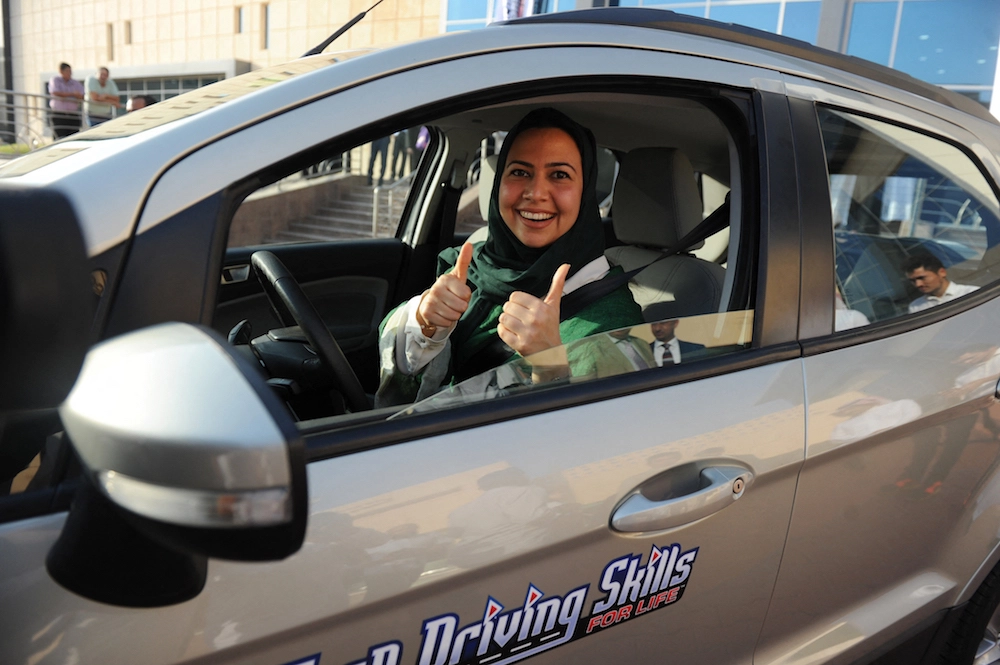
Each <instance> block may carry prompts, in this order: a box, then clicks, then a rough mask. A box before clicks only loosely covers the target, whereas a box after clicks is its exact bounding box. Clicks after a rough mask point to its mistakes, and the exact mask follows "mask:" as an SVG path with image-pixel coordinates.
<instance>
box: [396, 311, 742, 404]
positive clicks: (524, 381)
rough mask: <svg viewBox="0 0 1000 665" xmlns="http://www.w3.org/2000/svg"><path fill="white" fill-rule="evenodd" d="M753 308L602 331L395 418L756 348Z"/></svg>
mask: <svg viewBox="0 0 1000 665" xmlns="http://www.w3.org/2000/svg"><path fill="white" fill-rule="evenodd" d="M752 331H753V311H749V310H747V311H734V312H725V313H721V314H705V315H702V316H690V317H684V318H680V319H664V320H657V321H653V322H651V323H645V324H642V325H638V326H633V327H632V328H622V329H620V330H615V331H612V332H608V333H598V334H596V335H591V336H589V337H585V338H583V339H580V340H577V341H575V342H570V343H568V344H564V345H563V346H559V347H555V348H553V349H548V350H546V351H541V352H539V353H536V354H533V355H530V356H528V357H526V358H522V357H520V356H518V357H515V358H513V359H512V360H510V361H509V362H507V363H505V364H503V365H500V366H499V367H496V368H494V369H492V370H489V371H487V372H484V373H483V374H479V375H477V376H474V377H472V378H470V379H467V380H466V381H463V382H461V383H458V384H455V385H451V386H448V387H446V388H445V389H444V390H442V391H441V392H439V393H437V394H436V395H434V396H432V397H429V398H427V399H425V400H423V401H421V402H418V403H416V404H414V405H413V406H411V407H409V408H407V409H404V410H403V411H400V412H399V413H397V414H395V415H394V416H392V417H391V418H397V417H405V416H407V415H411V414H414V413H424V412H427V411H437V410H440V409H447V408H453V407H456V406H462V405H466V404H474V403H476V402H482V401H484V400H487V399H495V398H498V397H506V396H509V395H517V394H520V393H524V392H529V391H531V392H534V391H538V390H547V389H550V388H554V387H557V386H562V385H566V384H572V383H583V382H586V381H593V380H595V379H603V378H607V377H610V376H618V375H620V374H629V373H632V372H639V371H645V370H661V369H662V370H666V371H669V370H670V369H671V368H672V367H673V366H674V365H684V364H687V363H695V362H698V361H701V360H705V359H707V358H713V357H716V356H720V355H725V354H728V353H734V352H737V351H740V350H743V349H746V348H749V347H750V342H751V337H752Z"/></svg>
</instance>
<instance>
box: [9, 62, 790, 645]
mask: <svg viewBox="0 0 1000 665" xmlns="http://www.w3.org/2000/svg"><path fill="white" fill-rule="evenodd" d="M549 55H551V56H552V58H551V61H552V62H554V63H560V64H559V69H558V71H555V70H548V71H547V72H546V75H545V76H539V75H538V74H537V71H538V68H537V61H538V60H537V53H536V52H534V51H533V50H526V51H511V52H503V53H494V54H490V55H483V56H476V57H469V58H464V59H462V60H458V61H454V62H443V63H439V64H435V65H434V66H428V67H425V68H422V69H420V70H416V71H411V72H404V73H400V74H396V75H394V76H391V77H387V78H385V79H381V80H376V81H372V82H370V83H366V84H364V85H359V86H357V87H355V88H352V89H351V90H347V91H345V92H342V93H339V94H338V95H336V96H335V97H333V98H327V99H321V100H319V101H316V102H313V103H311V104H309V105H306V106H303V107H301V108H299V109H295V110H293V111H291V112H288V113H285V114H281V115H278V116H276V117H273V118H270V119H268V120H267V121H266V122H263V123H260V124H259V125H256V126H254V127H250V128H247V129H245V130H243V131H241V132H239V133H237V134H234V135H232V136H231V137H229V138H227V139H223V140H221V141H219V142H218V143H217V144H215V145H212V146H208V147H206V148H204V149H202V150H199V151H198V152H196V153H194V154H193V155H192V156H191V157H189V158H187V159H186V160H184V161H182V162H180V163H179V164H178V165H177V166H175V167H174V168H173V169H171V170H170V171H168V172H167V173H166V174H165V175H164V177H163V178H162V179H161V180H160V181H159V182H158V183H157V184H156V186H155V187H154V189H153V191H152V193H151V196H150V199H149V202H148V203H147V206H146V209H145V212H144V216H143V219H142V220H141V221H140V227H139V231H138V235H137V241H136V242H137V245H136V246H137V247H138V246H139V245H140V244H141V243H142V241H143V236H146V238H147V239H152V238H154V237H155V236H156V235H159V234H166V233H170V232H171V230H172V228H179V227H175V226H174V225H176V224H177V223H178V222H183V221H185V220H186V218H185V215H188V214H189V213H188V212H186V211H177V210H174V207H173V206H174V204H173V201H175V200H176V196H175V195H176V192H178V191H185V192H186V194H185V196H186V197H188V198H191V199H194V200H199V201H202V202H203V203H199V204H198V205H199V206H205V207H206V208H211V206H212V205H216V206H221V203H222V201H221V200H217V201H214V197H222V194H220V193H221V192H223V190H224V189H225V188H226V187H228V186H230V185H231V184H232V183H234V182H239V181H240V180H241V179H242V178H245V177H246V176H247V175H248V174H250V173H253V172H256V171H257V170H259V169H262V168H265V167H267V166H268V165H269V164H270V162H269V161H268V157H267V155H268V154H269V153H268V150H270V149H274V148H273V146H274V144H275V143H278V142H280V143H281V144H282V145H283V148H282V149H283V150H287V151H288V152H294V151H295V150H296V149H298V148H299V147H307V146H308V145H311V143H312V142H314V141H316V140H317V137H316V136H315V135H314V133H304V132H303V131H302V128H304V127H309V128H315V127H323V131H325V132H328V133H329V136H330V137H336V136H339V135H341V134H346V133H349V132H350V131H353V130H355V129H357V125H356V123H357V122H358V121H356V120H352V119H350V118H346V117H343V115H342V114H337V113H334V112H333V111H334V110H335V109H336V108H353V109H358V108H365V109H372V110H371V113H372V116H371V118H372V119H373V118H375V117H376V116H375V114H377V113H383V114H385V116H386V117H388V116H390V115H391V114H392V113H403V112H404V111H405V110H406V109H409V108H411V107H414V106H419V105H420V104H424V103H428V104H429V103H431V102H433V101H436V100H438V99H441V98H448V97H449V96H454V95H466V96H467V95H473V94H482V93H483V92H484V91H485V92H491V91H496V90H498V89H500V87H501V86H504V85H508V84H513V83H523V78H524V76H525V72H532V71H533V72H536V74H534V76H535V77H536V80H535V83H537V84H538V85H537V86H536V87H535V88H533V89H532V91H533V94H536V95H542V94H543V93H548V92H549V91H550V89H551V88H550V87H548V84H551V83H552V81H551V80H550V79H549V78H547V77H550V76H555V75H557V74H558V75H561V76H567V77H570V76H584V75H588V76H589V75H594V74H595V72H597V73H602V74H606V75H609V76H615V77H622V78H623V79H625V78H631V77H632V76H634V75H635V74H636V73H637V72H638V73H639V74H641V75H642V76H643V77H644V78H643V80H644V81H646V80H647V78H645V77H656V76H659V75H660V74H661V73H662V72H664V71H667V72H671V74H672V76H674V77H678V76H681V77H687V78H689V79H690V80H691V81H694V82H698V81H701V80H702V79H705V78H708V79H709V80H711V81H712V82H713V84H727V85H731V86H732V85H736V83H737V82H739V83H742V84H744V85H745V84H746V82H747V81H755V82H756V85H759V86H761V87H762V88H765V89H769V88H770V86H769V85H768V80H769V78H768V77H769V76H770V74H769V73H768V72H766V71H763V70H757V69H755V68H750V67H746V66H742V65H731V64H727V63H722V62H714V61H709V62H707V63H706V62H705V61H704V60H703V59H701V58H694V57H690V56H680V55H672V54H665V53H654V52H648V51H641V50H635V51H634V52H630V53H629V55H628V58H625V59H623V58H621V57H620V55H621V54H620V53H618V52H617V51H616V50H610V51H609V50H607V49H603V48H597V47H590V48H582V47H581V48H558V49H553V50H552V52H551V53H550V54H549ZM470 81H475V83H474V84H473V83H470ZM745 93H746V95H747V97H748V98H749V99H750V100H752V103H753V106H752V108H753V126H752V132H753V134H754V137H755V140H754V142H753V144H752V145H753V146H755V148H753V149H752V150H751V151H750V152H747V153H745V154H744V155H743V158H744V160H745V161H743V162H742V163H741V164H740V166H739V169H740V172H741V173H744V174H746V181H745V182H744V189H743V190H742V191H741V192H740V194H739V196H738V197H736V200H737V201H738V203H739V205H734V206H733V208H734V210H736V211H738V212H737V213H735V214H738V215H741V216H742V220H743V227H742V229H743V231H742V234H741V236H740V240H739V242H740V243H741V246H743V247H745V248H746V251H745V252H743V254H742V256H743V257H744V259H742V260H741V261H742V263H741V265H739V266H733V265H730V266H729V269H730V270H731V275H732V276H731V277H730V282H732V281H733V280H735V279H736V277H735V275H740V276H747V278H748V279H749V280H750V281H751V282H752V283H753V284H754V285H755V287H756V288H755V289H754V290H753V293H754V296H753V298H752V302H751V303H750V304H749V306H748V307H746V308H744V309H740V310H739V311H726V312H719V313H714V314H709V315H705V316H707V317H709V319H708V320H707V322H706V321H703V322H702V323H703V324H704V325H703V327H704V328H705V329H706V330H709V331H713V330H723V331H724V330H725V329H727V328H728V326H729V325H730V322H732V321H736V322H737V323H736V324H735V325H736V327H737V328H738V329H740V330H743V331H752V332H746V334H747V338H746V339H745V344H743V345H742V346H741V347H740V350H739V351H738V352H733V353H727V354H723V355H719V356H717V357H713V358H710V359H706V360H704V361H701V362H692V363H690V364H689V365H687V366H681V367H675V368H662V369H660V370H655V371H649V372H636V373H632V374H627V375H623V376H619V377H611V378H607V379H603V380H600V381H593V382H582V383H580V384H579V385H571V386H566V387H562V388H559V389H556V390H541V391H529V392H528V393H526V394H524V395H520V396H517V395H515V396H512V397H508V398H505V399H498V400H490V401H485V402H481V403H478V404H471V405H467V406H462V407H459V408H455V409H450V410H449V409H443V410H434V411H430V412H427V413H415V414H412V415H400V416H399V417H396V418H392V419H388V420H386V419H385V415H386V414H385V413H377V412H376V413H373V414H370V415H369V414H352V415H350V416H347V417H346V419H345V420H336V419H334V420H333V421H329V422H327V421H316V422H313V423H311V424H309V425H307V426H304V433H305V435H306V439H307V445H308V455H309V460H310V463H309V465H308V476H309V492H310V516H309V527H308V533H307V536H306V542H305V544H304V546H303V548H302V550H301V551H299V552H298V553H297V554H295V555H293V556H291V557H289V558H288V559H287V560H285V561H281V562H276V563H264V564H248V563H232V562H225V561H216V560H213V561H211V562H210V565H209V571H208V579H207V583H206V587H205V589H204V590H203V591H202V593H201V594H199V595H198V596H197V597H195V598H193V599H192V600H189V601H187V602H185V603H182V604H180V605H176V606H171V607H164V608H156V609H148V610H135V609H129V608H117V607H114V608H109V607H107V606H103V605H100V604H97V603H94V602H92V601H88V600H86V599H83V598H80V597H76V596H73V595H71V594H70V593H69V592H67V591H65V590H63V589H61V588H60V587H58V586H57V585H56V584H55V583H54V582H53V581H52V580H51V579H50V578H48V577H47V576H46V574H45V572H44V569H43V565H42V562H43V561H44V558H45V554H46V552H47V550H48V548H49V547H50V545H51V543H52V541H53V539H54V538H55V536H56V535H57V534H58V532H59V529H60V527H61V524H62V521H63V519H64V516H63V515H58V514H57V515H50V516H46V517H41V518H39V519H36V520H34V521H32V522H30V523H17V524H8V525H5V526H4V527H0V558H2V559H3V560H5V561H7V560H17V561H20V562H27V563H25V564H24V565H23V566H21V567H18V568H17V569H16V571H15V572H8V571H9V570H10V569H7V568H5V570H4V572H0V589H5V590H6V591H5V602H4V603H2V604H0V623H2V624H3V625H4V626H5V629H4V630H5V633H6V634H8V635H15V636H17V637H16V639H11V640H5V641H4V643H3V644H2V645H0V660H3V661H4V662H7V661H10V662H29V661H30V662H33V663H45V662H63V661H65V660H66V659H68V658H80V659H82V660H84V661H94V662H112V661H114V660H115V659H119V660H122V659H124V660H131V661H135V660H137V659H141V660H143V661H145V662H148V663H170V662H186V661H200V662H217V663H222V662H232V663H236V662H240V663H292V662H295V663H319V662H320V660H322V662H323V663H328V662H335V663H336V662H342V663H359V662H367V663H372V664H373V665H375V664H379V665H389V664H390V663H400V662H414V663H434V664H436V665H437V664H443V663H460V662H461V663H465V662H469V663H472V662H514V661H517V660H521V659H525V658H528V657H533V658H535V659H536V661H537V662H542V663H544V662H550V663H555V662H566V661H598V662H620V661H622V660H632V659H635V660H638V659H657V660H660V659H670V660H675V661H677V662H718V663H749V662H751V660H752V654H753V648H754V645H755V644H756V641H757V638H758V635H759V631H760V628H761V625H762V622H763V619H764V614H765V611H766V608H767V606H768V602H769V599H770V597H771V594H772V591H773V585H774V580H775V577H776V575H777V571H778V565H779V562H780V559H781V554H782V549H783V546H784V542H785V537H786V533H787V528H788V522H789V519H790V511H791V506H792V501H793V496H794V491H795V484H796V478H797V474H798V470H799V468H800V465H801V462H802V456H803V432H804V431H805V412H804V404H805V403H804V395H803V375H802V365H801V361H800V360H799V350H798V346H797V344H795V333H796V322H797V306H798V292H799V289H798V284H799V272H800V263H799V254H798V248H799V245H800V240H799V237H798V227H797V212H796V211H797V201H796V194H795V192H794V191H789V190H788V188H786V187H784V186H783V183H784V182H787V181H788V179H789V178H791V177H792V176H793V173H792V172H791V168H792V166H791V165H792V163H793V160H791V159H790V158H789V154H788V147H789V146H790V145H791V142H790V139H789V136H790V135H789V125H788V116H787V109H786V106H785V102H784V98H783V97H782V96H780V95H774V94H769V93H762V92H759V91H755V90H746V91H745ZM525 94H527V93H525ZM372 99H377V100H379V109H378V110H377V111H376V110H374V109H373V108H372V106H371V100H372ZM746 144H747V146H749V145H750V142H749V141H747V142H746ZM223 157H225V159H222V158H223ZM188 160H190V161H188ZM737 161H738V160H737ZM219 164H224V166H222V167H215V166H216V165H219ZM213 167H214V168H213ZM751 174H753V175H751ZM199 194H203V195H204V196H205V198H202V197H201V196H199ZM213 201H214V202H213ZM216 212H217V208H215V209H212V214H215V213H216ZM208 216H209V217H210V216H211V215H208ZM213 219H214V217H213ZM202 233H203V234H205V235H208V236H211V237H212V239H211V241H210V242H209V241H206V244H207V245H208V247H209V248H210V249H209V250H202V249H198V252H202V251H204V252H205V253H206V254H207V255H208V256H209V259H206V260H205V261H204V264H205V267H204V268H202V274H203V275H205V276H206V278H205V280H203V282H202V283H201V284H200V285H197V284H195V280H193V279H188V278H185V279H179V280H171V278H172V277H176V276H177V273H176V272H170V271H169V270H165V271H163V272H158V273H147V274H148V275H149V279H151V280H154V281H155V282H156V283H155V284H153V285H151V288H150V290H149V291H148V293H152V294H154V295H155V293H157V292H158V291H165V290H166V289H167V285H168V284H169V285H170V286H172V287H173V291H172V295H173V297H174V298H175V299H177V300H184V299H185V297H187V298H188V299H189V301H190V302H188V301H185V304H184V308H185V309H184V313H185V316H188V317H191V316H193V317H194V319H195V320H200V321H202V322H207V321H208V320H209V319H210V317H211V311H212V310H211V308H209V307H206V306H205V304H204V303H206V302H211V301H212V300H213V299H212V298H211V294H213V293H214V290H213V289H214V287H213V283H215V284H217V281H218V274H219V272H221V270H222V268H223V267H224V266H222V265H219V262H218V261H217V260H216V262H215V263H214V264H213V262H212V260H211V256H212V252H213V251H214V252H215V253H216V254H215V255H216V256H222V253H223V252H222V247H221V240H220V238H221V237H222V234H221V233H219V229H218V228H214V230H213V229H208V230H206V229H202ZM213 234H214V235H213ZM177 237H179V236H177ZM133 251H134V253H133V257H141V256H142V255H141V254H139V253H138V252H137V251H136V250H133ZM149 251H150V252H152V251H153V248H152V247H150V249H149ZM130 260H131V259H130ZM193 265H195V262H192V263H189V264H187V266H188V267H191V266H193ZM212 267H214V268H216V270H217V271H218V272H214V273H213V272H212V269H211V268H212ZM737 268H739V269H737ZM135 288H138V287H137V286H136V287H135ZM732 288H733V287H732V283H730V291H732ZM206 292H207V293H208V294H209V295H206ZM192 303H194V304H192ZM191 312H196V314H194V315H192V314H191ZM151 318H154V319H155V318H156V317H155V316H154V317H151ZM691 325H692V327H694V322H692V323H691ZM710 334H713V333H710ZM744 347H745V348H744ZM737 481H739V482H737ZM639 494H641V495H642V496H643V497H645V498H646V500H647V501H650V502H652V503H653V504H654V505H653V506H652V507H651V508H652V509H651V510H646V511H639V512H637V513H635V514H634V515H633V514H632V513H631V510H632V509H631V508H630V506H632V505H634V503H635V502H634V501H633V502H632V503H631V504H630V503H629V502H628V501H627V500H628V499H630V498H635V497H636V496H638V495H639ZM706 497H714V501H713V502H710V503H708V504H706V503H705V499H706ZM723 499H724V500H723ZM639 503H642V502H641V501H640V502H639ZM647 507H648V506H647ZM664 511H666V512H667V513H670V514H671V515H672V516H673V517H672V518H671V520H670V521H667V522H664V521H663V519H662V513H663V512H664ZM612 524H614V525H615V526H612ZM8 599H9V602H8ZM54 608H58V609H57V610H56V609H54ZM55 615H57V616H55Z"/></svg>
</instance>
